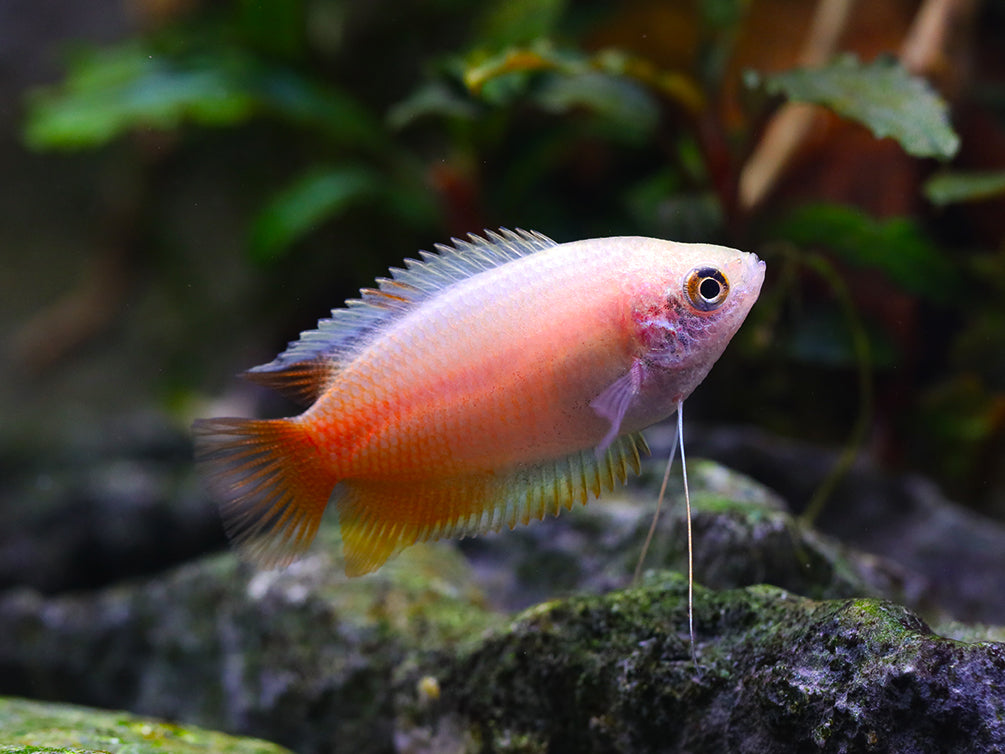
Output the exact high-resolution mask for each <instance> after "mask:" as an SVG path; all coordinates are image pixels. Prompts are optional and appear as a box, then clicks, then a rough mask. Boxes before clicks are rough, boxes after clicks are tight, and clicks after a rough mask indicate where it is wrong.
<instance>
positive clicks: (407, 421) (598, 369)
mask: <svg viewBox="0 0 1005 754" xmlns="http://www.w3.org/2000/svg"><path fill="white" fill-rule="evenodd" d="M469 239H470V240H468V241H460V240H457V239H454V241H453V243H454V246H453V247H452V248H451V247H447V246H437V247H436V248H437V250H438V252H439V253H438V254H430V253H427V252H422V253H421V257H422V259H421V261H416V260H412V259H409V260H406V261H405V269H396V268H395V269H392V270H391V271H390V275H391V276H390V278H381V279H379V280H378V281H377V288H367V289H364V290H363V291H361V296H360V298H359V299H354V300H350V301H347V302H346V306H345V308H342V309H336V310H334V311H333V312H332V317H331V319H326V320H322V321H321V322H319V323H318V328H317V329H316V330H311V331H308V332H305V333H302V334H301V336H300V340H298V341H296V342H294V343H291V344H290V346H289V347H288V348H287V349H286V351H284V352H283V353H282V354H280V355H279V356H277V357H276V359H275V360H273V361H272V362H270V363H268V364H265V365H263V366H259V367H256V368H254V369H252V370H250V371H249V372H246V373H245V376H246V377H247V378H249V379H250V380H252V381H253V382H257V383H260V384H263V385H267V386H269V387H272V388H276V389H278V390H280V391H281V392H284V393H285V394H287V395H290V396H292V397H293V398H295V399H298V400H300V401H302V402H303V403H305V404H308V405H309V408H307V409H306V410H305V411H304V412H303V413H302V414H300V415H299V416H294V417H290V418H287V419H273V420H252V419H233V418H221V419H201V420H198V421H196V422H195V425H194V427H193V429H194V432H195V439H196V457H197V460H198V461H199V462H200V464H201V465H202V466H204V467H205V469H206V471H207V476H208V479H209V484H210V486H211V489H212V490H213V492H214V493H215V496H216V497H218V498H219V499H220V501H221V503H222V510H223V517H224V522H225V525H226V527H227V530H228V532H229V534H230V535H231V537H232V538H233V539H234V540H236V541H237V542H238V543H239V544H240V545H242V547H243V548H244V549H245V551H246V553H247V554H249V555H250V556H251V557H252V558H253V559H254V560H256V561H258V562H259V563H260V564H263V565H268V566H274V565H281V564H284V563H287V562H289V561H291V560H293V559H294V558H296V557H297V556H299V555H300V554H302V553H303V552H304V551H305V550H306V549H307V547H308V546H309V545H310V543H311V540H312V539H313V538H314V535H315V532H316V531H317V527H318V523H319V521H320V519H321V515H322V513H323V512H324V510H325V508H326V507H327V506H328V503H329V501H330V500H331V501H334V504H335V508H336V511H337V513H338V518H339V522H340V525H341V529H342V544H343V550H344V557H345V571H346V573H347V574H348V575H350V576H358V575H360V574H364V573H367V572H369V571H373V570H375V569H377V568H379V567H380V566H381V565H382V564H383V563H384V561H386V560H387V559H388V558H389V557H391V556H392V555H394V554H396V553H397V552H399V551H400V550H402V549H403V548H405V547H407V546H409V545H411V544H414V543H416V542H420V541H425V540H433V539H439V538H442V537H463V536H470V535H475V534H479V533H483V532H486V531H489V530H494V529H499V528H500V527H502V526H504V525H505V526H509V527H511V528H512V527H513V526H515V525H516V524H517V523H526V522H528V521H530V520H531V519H541V518H544V516H545V515H546V514H549V513H550V514H553V515H557V514H558V512H559V511H560V510H561V508H563V507H571V506H572V505H573V504H574V503H575V502H577V501H578V502H581V503H585V502H586V501H587V499H588V498H589V496H590V495H591V494H592V495H594V496H596V495H599V494H600V493H601V492H602V491H610V490H612V489H613V488H614V487H615V486H616V485H617V484H618V483H624V482H625V481H626V478H627V475H628V470H629V469H631V470H632V471H634V472H636V473H638V470H639V456H640V453H642V452H647V451H648V448H647V447H646V444H645V440H644V439H643V438H642V436H641V435H640V434H639V431H640V430H642V429H643V428H645V427H647V426H649V425H651V424H653V423H655V422H658V421H660V420H661V419H664V418H666V417H668V416H670V415H671V414H673V413H674V411H675V410H676V409H677V406H678V404H679V403H680V402H681V401H683V399H684V398H686V397H687V396H688V395H689V394H690V393H691V391H692V390H693V389H694V388H695V387H696V386H697V385H698V384H699V383H700V382H701V381H702V379H704V377H705V375H706V374H707V373H708V370H709V369H710V368H711V367H712V364H713V363H714V362H715V361H716V359H718V358H719V355H720V354H721V353H722V351H723V349H724V348H725V347H726V344H727V343H728V342H729V340H730V339H731V338H732V337H733V334H734V333H735V332H736V330H737V329H738V328H739V327H740V324H741V323H742V322H743V320H744V318H745V317H746V316H747V312H748V311H749V310H750V307H751V306H752V305H753V303H754V301H755V300H756V299H757V295H758V293H759V291H760V288H761V283H762V281H763V279H764V263H763V262H762V261H760V260H759V259H758V258H757V256H756V255H754V254H749V253H744V252H740V251H736V250H734V249H728V248H724V247H720V246H711V245H707V244H683V243H674V242H671V241H661V240H658V239H653V238H636V237H621V238H598V239H591V240H586V241H575V242H572V243H563V244H557V243H555V242H554V241H552V240H551V239H549V238H547V237H545V236H543V235H541V234H539V233H530V232H526V231H520V230H518V231H515V232H514V231H509V230H502V231H500V232H498V233H494V232H487V233H486V236H485V238H480V237H478V236H474V235H471V236H469Z"/></svg>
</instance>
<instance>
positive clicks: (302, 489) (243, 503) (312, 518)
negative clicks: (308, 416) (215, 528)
mask: <svg viewBox="0 0 1005 754" xmlns="http://www.w3.org/2000/svg"><path fill="white" fill-rule="evenodd" d="M192 431H193V433H194V435H195V458H196V462H197V463H198V465H199V466H200V467H202V470H203V472H204V474H205V476H206V479H207V482H208V485H209V488H210V490H211V491H212V492H213V493H214V495H215V496H216V497H217V499H218V500H219V501H220V510H221V514H222V517H223V523H224V528H225V529H226V530H227V534H228V535H229V536H230V538H231V540H232V541H234V542H235V543H236V544H238V545H239V546H240V548H241V550H242V551H243V552H244V554H246V555H247V556H248V557H249V558H250V559H251V560H252V561H254V562H255V563H257V564H259V565H261V566H264V567H270V568H271V567H277V566H282V565H287V564H289V563H290V562H292V561H293V560H295V559H296V558H298V557H299V556H300V555H302V554H303V553H304V552H305V551H306V550H307V548H308V547H309V546H310V544H311V541H312V540H313V539H314V535H315V533H316V532H317V529H318V524H319V523H320V521H321V514H322V513H324V510H325V507H326V506H327V505H328V499H329V497H331V493H332V490H333V489H334V487H335V483H336V481H337V480H336V479H335V478H334V475H333V474H332V472H331V471H330V470H329V467H328V464H326V463H325V462H324V459H323V458H322V457H321V456H320V454H319V452H318V449H317V446H316V445H315V443H314V441H313V439H312V437H311V435H310V432H309V428H308V427H306V426H305V425H304V424H303V423H302V422H300V421H298V420H296V419H259V420H255V419H231V418H224V419H200V420H198V421H196V422H195V423H194V424H193V425H192Z"/></svg>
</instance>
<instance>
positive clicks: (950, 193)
mask: <svg viewBox="0 0 1005 754" xmlns="http://www.w3.org/2000/svg"><path fill="white" fill-rule="evenodd" d="M924 189H925V196H927V197H928V201H930V202H932V204H937V205H939V206H940V207H941V206H944V205H946V204H953V203H955V202H972V201H980V200H981V199H992V198H994V197H997V196H1003V195H1005V170H988V171H973V172H962V171H961V172H955V171H953V172H949V171H947V172H942V173H937V174H935V175H933V176H932V177H931V178H929V179H928V180H927V181H926V182H925V187H924Z"/></svg>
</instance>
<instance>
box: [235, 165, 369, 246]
mask: <svg viewBox="0 0 1005 754" xmlns="http://www.w3.org/2000/svg"><path fill="white" fill-rule="evenodd" d="M379 188H380V178H379V176H378V175H377V174H376V173H374V172H373V171H372V170H369V169H367V168H364V167H360V166H352V167H339V168H328V169H320V170H312V171H310V172H309V173H307V174H305V175H302V176H300V177H299V178H297V179H296V180H295V181H294V182H293V183H292V184H291V185H290V186H288V187H287V188H285V189H284V190H283V191H281V192H280V193H279V194H277V195H276V196H275V197H274V198H273V200H272V201H271V202H270V203H269V204H268V206H266V207H265V209H263V210H262V212H261V213H260V214H259V215H258V217H257V218H256V220H255V222H254V224H253V226H252V229H251V256H252V257H253V258H254V259H256V260H258V261H260V262H267V261H272V260H274V259H277V258H278V257H280V256H282V255H283V254H285V253H286V252H287V251H288V250H289V249H290V247H291V246H292V245H293V244H294V243H295V242H296V241H298V240H299V239H301V238H302V237H304V236H305V235H307V234H308V233H309V232H310V231H312V230H314V229H315V228H317V227H318V226H319V225H321V224H322V223H323V222H324V221H326V220H328V219H330V218H332V217H334V216H335V215H337V214H339V213H342V212H345V211H346V210H347V209H349V208H350V207H351V206H352V205H353V204H355V203H357V202H359V201H361V200H364V199H366V198H369V197H372V196H373V195H374V194H375V193H376V192H377V191H378V190H379Z"/></svg>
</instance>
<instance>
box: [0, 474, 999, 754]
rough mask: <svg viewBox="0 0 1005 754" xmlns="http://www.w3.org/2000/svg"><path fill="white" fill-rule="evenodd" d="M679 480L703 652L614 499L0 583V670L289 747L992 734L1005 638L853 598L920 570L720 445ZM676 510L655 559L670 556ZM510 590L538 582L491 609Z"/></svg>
mask: <svg viewBox="0 0 1005 754" xmlns="http://www.w3.org/2000/svg"><path fill="white" fill-rule="evenodd" d="M692 483H693V485H694V486H695V488H696V492H695V494H694V496H693V498H694V500H693V502H694V504H695V508H696V517H695V529H696V531H695V535H696V542H697V543H698V550H697V564H696V569H697V573H698V577H699V580H703V581H706V582H707V583H710V584H714V585H715V586H716V588H718V589H723V590H725V591H713V590H711V589H705V588H698V590H697V592H696V601H695V610H696V612H695V628H696V634H697V642H698V643H697V656H698V666H697V667H696V666H695V665H694V664H693V663H692V661H691V656H690V650H689V644H688V633H687V602H686V582H685V580H684V579H683V577H681V576H679V575H675V574H669V573H667V572H665V571H661V570H656V571H653V572H651V573H650V574H649V576H648V577H647V580H646V581H645V583H644V584H643V585H642V586H640V587H638V588H634V589H626V590H619V589H618V588H619V587H621V586H624V585H625V584H627V583H628V581H629V580H630V574H631V571H632V570H633V569H634V566H635V561H636V558H637V555H638V552H639V549H640V545H641V541H642V538H643V537H644V535H645V531H646V529H647V528H648V525H649V519H650V513H651V510H650V509H649V508H647V507H646V506H645V505H640V504H638V503H635V504H629V503H628V502H620V503H619V502H618V501H608V502H607V503H604V504H599V505H592V506H589V507H587V508H586V509H581V510H576V511H571V512H568V513H565V514H563V515H562V516H560V517H559V518H558V519H557V520H549V521H547V522H545V523H542V524H537V525H534V526H530V527H524V528H521V529H518V530H516V531H514V532H504V533H502V534H500V535H499V537H498V539H494V538H488V539H485V540H482V539H477V540H473V541H472V542H471V543H468V545H467V546H466V549H467V554H468V555H469V557H470V558H472V560H470V561H467V560H464V559H463V558H461V557H460V555H459V551H458V549H457V548H456V547H454V546H453V545H452V544H439V545H434V546H425V547H416V548H412V549H410V550H407V551H406V552H405V554H403V555H402V556H401V557H400V558H398V559H396V560H394V561H392V562H391V563H389V564H388V565H387V566H386V567H385V568H383V569H381V570H380V571H378V572H377V573H376V574H374V575H372V576H370V577H367V578H364V579H355V580H347V579H345V578H344V577H343V576H342V575H341V567H340V563H339V561H338V557H337V552H338V546H337V543H336V542H335V541H334V535H333V532H332V530H331V528H330V527H328V528H326V529H325V530H324V532H323V538H324V541H323V542H321V543H320V546H318V547H316V548H315V549H314V550H313V551H312V554H311V555H310V556H309V557H307V558H306V559H305V560H303V561H301V562H300V563H298V564H295V565H294V566H293V567H291V568H289V569H287V570H285V571H282V572H259V573H256V572H254V571H253V570H251V569H250V568H248V567H246V566H243V565H241V564H240V563H239V562H238V561H237V559H236V558H235V557H234V556H232V555H229V554H228V555H221V556H216V557H211V558H207V559H204V560H202V561H199V562H196V563H193V564H191V565H187V566H184V567H181V568H178V569H176V570H175V571H173V572H171V573H169V574H168V575H166V576H163V577H158V578H154V579H147V580H144V581H137V582H133V583H130V584H126V585H122V586H118V587H113V588H106V589H102V590H99V591H95V592H90V593H79V594H75V595H63V596H53V597H46V596H43V595H41V594H40V593H38V592H36V591H32V590H28V589H18V590H11V591H8V592H7V593H5V594H0V693H6V694H17V695H22V696H32V697H36V698H49V699H60V700H68V701H73V702H77V703H85V704H91V705H97V706H102V707H109V708H127V709H130V710H132V711H134V712H138V713H141V714H146V715H153V716H156V717H161V718H167V719H173V720H180V721H184V722H185V723H186V724H189V723H191V724H198V725H203V726H207V727H212V728H216V729H221V730H227V731H231V732H234V733H241V734H245V735H253V736H256V737H261V738H266V739H269V740H273V741H276V742H278V743H280V744H282V745H285V746H288V747H290V748H291V749H293V750H295V751H297V752H300V753H301V754H310V753H311V752H328V751H352V752H360V753H362V754H368V753H369V752H374V753H376V752H391V751H403V752H415V753H418V752H476V751H520V752H534V751H541V752H544V751H550V752H564V751H569V752H573V751H575V752H581V751H585V752H588V751H638V752H646V751H687V752H706V751H707V752H713V751H714V752H719V751H726V750H735V751H758V752H771V751H793V750H800V749H807V750H822V751H861V750H870V749H872V750H877V751H880V750H891V751H912V750H919V747H920V748H921V750H924V749H926V748H928V749H930V750H944V751H967V750H994V748H995V747H996V746H998V747H1005V734H1003V727H1002V726H1003V723H1002V720H1005V706H1003V705H1005V691H1003V689H1005V656H1003V651H1005V650H1003V645H1001V644H998V643H995V642H994V641H992V639H997V640H1001V639H1003V638H1005V635H1003V634H1002V633H1001V632H1000V631H998V630H996V629H986V630H974V629H970V628H968V627H965V626H962V625H959V624H948V623H947V624H946V625H945V628H944V629H943V631H944V632H946V633H950V634H951V635H953V636H955V637H956V639H947V638H942V637H940V636H938V635H936V634H934V633H932V632H931V631H930V630H929V629H928V628H927V627H926V625H925V624H924V623H923V622H922V620H921V619H920V618H919V617H917V615H916V614H915V613H913V612H911V611H909V610H908V609H906V608H904V607H899V606H897V605H895V604H893V603H891V602H888V601H884V600H881V599H862V598H860V597H859V595H863V594H871V595H884V594H886V595H895V596H897V598H898V599H906V600H907V601H909V602H910V601H913V602H915V603H917V604H919V605H920V604H921V603H922V600H921V599H920V597H921V596H922V595H923V594H924V583H925V582H924V580H923V579H919V578H917V577H915V576H914V575H913V574H911V573H909V572H905V571H903V570H902V569H899V568H897V567H896V566H891V565H890V564H888V563H885V562H883V561H882V560H880V559H877V558H875V557H873V556H865V557H862V556H860V555H859V554H857V553H855V552H854V551H851V550H849V549H848V548H845V547H842V546H840V545H838V544H836V543H834V542H832V541H830V540H828V539H827V538H826V537H823V536H821V535H819V534H817V533H815V532H813V531H811V530H807V529H804V528H800V527H799V526H798V525H797V524H796V523H795V522H794V521H793V520H792V519H791V518H790V517H789V516H788V514H786V513H785V512H784V511H783V510H782V508H781V506H780V504H779V502H778V501H777V499H775V498H773V497H772V496H771V495H770V494H769V493H767V492H766V491H765V490H764V489H763V488H760V487H759V486H757V485H755V484H752V483H751V482H749V481H748V480H745V479H743V478H742V477H739V476H737V475H735V474H730V473H728V472H726V471H724V470H723V469H721V468H720V467H716V466H714V465H702V464H695V466H694V467H693V473H692ZM699 487H700V491H698V489H697V488H699ZM649 502H650V505H651V502H652V501H651V500H650V501H649ZM670 511H671V513H672V514H673V515H668V516H665V517H664V519H662V521H661V524H660V527H661V530H660V532H659V533H658V534H657V537H656V540H657V542H658V543H659V545H660V547H659V549H660V551H659V552H654V553H653V554H652V556H651V559H650V564H651V565H653V566H656V567H657V568H661V567H663V566H664V565H666V564H670V565H673V566H674V567H678V566H679V564H680V561H681V558H682V557H683V556H682V552H683V527H682V526H681V522H680V520H679V519H680V515H679V513H677V512H676V506H673V505H671V507H670ZM761 581H767V582H774V583H776V584H777V585H780V586H784V587H786V588H787V589H788V590H789V591H785V590H783V589H780V588H777V586H776V587H768V586H749V585H750V584H754V583H757V582H761ZM737 587H742V588H737ZM528 589H529V591H528ZM611 589H614V591H611ZM794 591H800V592H802V593H804V594H807V595H810V596H812V597H814V598H816V599H809V598H806V597H803V596H797V595H796V594H794V593H793V592H794ZM591 592H592V594H591ZM528 594H529V595H530V597H531V598H532V599H533V600H535V601H536V600H538V599H547V600H550V601H547V602H543V603H542V604H539V605H537V606H534V607H530V608H529V609H528V610H527V611H525V612H524V613H523V614H522V615H519V616H518V617H517V618H516V619H510V618H509V617H507V611H508V610H509V609H510V607H511V606H512V604H514V603H517V602H520V601H521V600H525V599H527V595H528ZM569 594H572V595H575V596H566V595H569ZM931 615H933V616H934V618H935V619H938V620H941V615H940V614H939V613H938V612H937V611H936V612H932V613H931ZM793 742H795V743H793ZM971 744H973V745H974V746H978V745H979V749H967V748H966V747H967V746H968V745H971ZM794 745H795V747H796V748H795V749H793V746H794ZM929 745H930V746H929ZM932 747H934V748H932ZM940 747H941V748H940Z"/></svg>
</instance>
